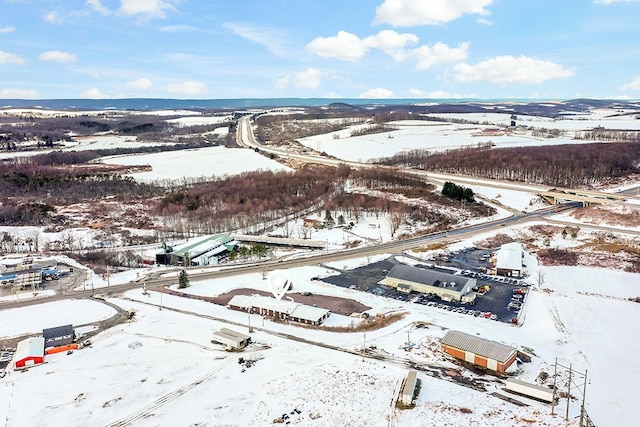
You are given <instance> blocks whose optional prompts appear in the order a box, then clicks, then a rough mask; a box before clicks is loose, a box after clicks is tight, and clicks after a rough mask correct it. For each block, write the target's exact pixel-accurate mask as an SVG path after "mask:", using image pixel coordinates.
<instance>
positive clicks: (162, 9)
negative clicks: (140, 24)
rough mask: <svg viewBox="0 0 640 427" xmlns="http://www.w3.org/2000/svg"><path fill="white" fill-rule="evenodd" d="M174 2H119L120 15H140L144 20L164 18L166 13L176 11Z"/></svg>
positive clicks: (127, 0) (130, 0) (148, 0)
mask: <svg viewBox="0 0 640 427" xmlns="http://www.w3.org/2000/svg"><path fill="white" fill-rule="evenodd" d="M174 3H176V0H120V8H119V9H118V13H119V14H120V15H125V16H132V15H141V16H143V17H144V18H164V17H166V16H167V14H166V12H167V11H173V10H176V8H175V7H174V6H173V4H174Z"/></svg>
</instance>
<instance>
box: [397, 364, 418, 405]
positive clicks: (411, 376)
mask: <svg viewBox="0 0 640 427" xmlns="http://www.w3.org/2000/svg"><path fill="white" fill-rule="evenodd" d="M417 384H418V372H417V371H409V373H408V374H407V377H406V378H405V379H404V382H403V384H402V390H400V397H399V399H398V400H399V401H400V403H402V404H403V405H405V406H411V405H412V404H413V396H414V395H415V393H416V385H417Z"/></svg>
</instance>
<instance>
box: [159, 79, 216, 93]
mask: <svg viewBox="0 0 640 427" xmlns="http://www.w3.org/2000/svg"><path fill="white" fill-rule="evenodd" d="M165 89H166V90H167V91H168V92H171V93H177V94H179V95H204V94H205V93H207V91H208V89H207V85H206V84H204V83H202V82H194V81H186V82H180V83H173V84H170V85H167V86H165Z"/></svg>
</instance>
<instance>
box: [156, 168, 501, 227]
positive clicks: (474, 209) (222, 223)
mask: <svg viewBox="0 0 640 427" xmlns="http://www.w3.org/2000/svg"><path fill="white" fill-rule="evenodd" d="M358 187H361V188H364V191H363V190H360V191H358V189H357V188H358ZM376 191H377V192H379V193H380V194H379V195H376V194H375V192H376ZM367 192H371V193H373V194H368V193H367ZM402 193H407V194H410V195H412V196H417V197H419V198H420V199H419V201H418V202H417V203H411V201H410V200H407V199H399V200H396V199H397V194H402ZM443 205H444V206H452V207H456V209H458V208H461V209H464V210H465V211H466V212H469V214H474V215H489V214H491V208H488V207H486V206H484V205H480V204H477V203H470V204H468V205H466V206H464V207H461V206H460V205H459V203H457V202H454V201H452V200H450V199H448V198H445V197H443V196H441V195H439V194H437V193H435V192H433V186H430V185H429V184H426V183H424V182H423V181H421V180H420V179H418V178H416V177H412V176H409V175H406V174H401V173H397V172H393V171H390V170H386V169H384V168H379V169H373V168H371V169H364V170H352V169H350V168H348V167H341V168H328V167H311V168H306V169H302V170H298V171H295V172H291V173H290V172H269V171H267V172H260V171H259V172H248V173H244V174H241V175H237V176H232V177H229V178H227V179H224V180H220V181H214V182H208V183H204V184H199V185H195V186H193V187H191V188H184V189H180V190H175V191H172V192H171V193H169V194H167V195H166V196H165V197H163V199H162V201H161V202H160V203H159V205H158V209H157V213H158V214H159V215H161V216H163V217H164V218H165V221H166V222H167V226H168V227H170V228H172V227H173V228H175V227H178V226H182V225H184V223H185V222H187V223H188V228H189V229H191V230H193V231H197V232H202V233H212V232H219V231H226V230H234V229H250V228H251V227H256V226H262V227H264V225H265V224H270V223H272V222H273V223H274V222H276V221H278V220H280V219H281V218H283V217H286V216H290V215H298V214H300V213H301V212H302V215H303V214H304V212H311V211H316V210H325V211H332V210H333V211H338V210H341V211H343V212H346V213H347V214H348V215H349V217H350V218H355V220H356V221H358V220H359V218H360V217H362V216H364V215H379V214H390V215H391V218H392V220H391V222H392V224H395V227H393V228H395V229H397V228H398V227H399V226H400V225H401V223H403V222H404V221H406V220H409V219H410V220H412V221H416V222H423V223H424V222H427V223H428V224H429V225H438V226H440V227H445V226H447V225H448V224H450V223H451V222H453V221H455V219H453V218H450V216H449V215H447V213H446V212H445V211H443V210H442V209H439V208H440V207H441V206H443ZM181 224H182V225H181ZM256 231H261V229H256ZM394 231H395V230H394Z"/></svg>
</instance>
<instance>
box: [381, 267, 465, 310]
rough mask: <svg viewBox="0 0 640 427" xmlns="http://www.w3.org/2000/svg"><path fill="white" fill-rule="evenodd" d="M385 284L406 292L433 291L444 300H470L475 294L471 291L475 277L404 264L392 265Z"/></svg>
mask: <svg viewBox="0 0 640 427" xmlns="http://www.w3.org/2000/svg"><path fill="white" fill-rule="evenodd" d="M385 284H386V285H388V286H393V287H394V288H397V289H398V290H399V291H403V292H406V293H411V292H421V293H434V294H436V295H438V296H439V297H440V298H441V299H442V300H444V301H463V300H464V302H471V301H473V300H474V299H475V295H476V294H475V293H474V292H472V289H473V287H474V286H476V279H471V278H468V277H465V276H454V275H453V274H447V273H442V272H439V271H435V270H432V269H426V268H418V267H413V266H410V265H404V264H396V265H394V266H393V268H392V269H391V270H390V271H389V273H387V277H386V278H385Z"/></svg>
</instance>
